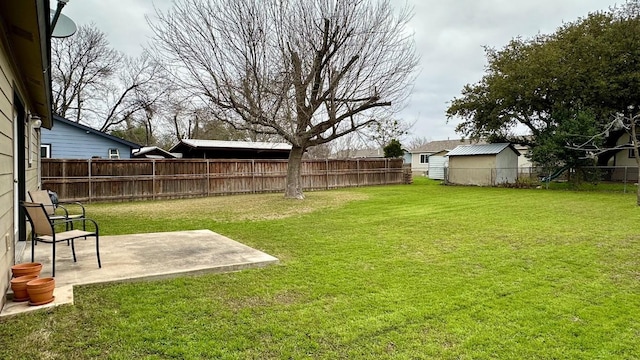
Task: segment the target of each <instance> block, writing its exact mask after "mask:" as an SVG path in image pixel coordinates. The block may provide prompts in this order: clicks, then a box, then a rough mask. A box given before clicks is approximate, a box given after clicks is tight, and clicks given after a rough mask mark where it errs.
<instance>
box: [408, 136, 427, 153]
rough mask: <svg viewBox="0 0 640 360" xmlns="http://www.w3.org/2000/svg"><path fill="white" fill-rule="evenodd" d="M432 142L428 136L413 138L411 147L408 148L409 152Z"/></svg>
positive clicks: (410, 142)
mask: <svg viewBox="0 0 640 360" xmlns="http://www.w3.org/2000/svg"><path fill="white" fill-rule="evenodd" d="M430 142H431V140H430V139H429V138H428V137H426V136H416V137H412V138H411V139H409V143H408V144H409V145H408V146H407V148H408V149H409V150H415V149H417V148H419V147H421V146H424V145H426V144H428V143H430Z"/></svg>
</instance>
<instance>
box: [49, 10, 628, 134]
mask: <svg viewBox="0 0 640 360" xmlns="http://www.w3.org/2000/svg"><path fill="white" fill-rule="evenodd" d="M391 1H392V2H397V3H398V4H399V6H400V5H402V4H404V0H391ZM621 2H622V1H618V2H616V1H612V0H611V1H610V0H536V1H533V0H448V1H446V0H445V1H441V0H439V1H436V0H408V1H407V3H408V5H409V6H411V7H413V9H414V17H413V19H412V21H411V23H410V24H409V27H410V29H409V30H410V31H413V32H414V34H415V35H414V37H415V42H416V48H417V50H418V53H419V54H420V57H421V62H420V67H419V73H418V75H417V78H416V81H415V86H414V89H413V92H412V94H411V96H410V97H409V99H408V101H407V104H406V106H405V108H404V109H403V110H402V111H401V112H400V113H399V114H398V118H400V119H402V120H404V121H406V122H409V123H415V124H414V126H413V128H412V129H411V132H410V134H409V137H419V138H426V139H428V140H432V141H433V140H446V139H455V138H460V135H459V134H456V133H455V127H456V125H457V124H458V123H459V122H460V119H451V120H449V121H448V120H447V118H446V114H445V112H446V109H447V107H448V104H449V102H450V101H451V100H452V99H454V98H455V97H459V96H460V94H461V90H462V88H463V86H464V85H466V84H472V83H476V82H477V81H479V80H480V79H481V77H482V75H483V72H484V67H485V65H486V58H485V56H484V48H483V47H484V46H490V47H495V48H501V47H503V46H504V45H506V44H507V42H508V41H509V40H511V39H512V38H514V37H518V36H521V37H523V38H530V37H533V36H535V35H536V34H537V33H543V34H548V33H553V32H554V31H555V30H556V29H557V28H558V27H559V26H561V25H562V24H563V22H572V21H575V20H577V19H578V18H580V17H584V16H586V15H588V14H589V13H590V12H594V11H599V10H606V9H608V8H609V7H610V6H614V5H615V4H616V3H617V4H620V3H621ZM55 4H56V1H55V0H51V5H52V6H55ZM171 5H172V0H153V1H152V0H109V1H105V0H70V1H69V3H68V4H67V5H66V7H65V8H64V10H63V14H65V15H67V16H68V17H70V18H72V19H73V20H74V21H75V22H76V24H78V25H88V24H91V23H94V24H95V25H96V26H97V27H98V28H99V29H100V30H102V31H103V32H104V33H105V34H106V35H107V37H108V39H109V41H110V43H111V45H112V46H113V47H114V48H115V49H117V50H119V51H121V52H123V53H125V54H128V55H132V56H137V55H139V54H140V52H141V51H142V47H143V46H144V45H145V44H146V43H147V42H148V41H149V38H150V36H151V30H150V29H149V27H148V25H147V21H146V19H145V15H149V16H153V15H154V14H155V10H154V7H155V8H158V9H160V10H162V11H166V10H167V9H169V8H170V7H171ZM407 141H408V139H407Z"/></svg>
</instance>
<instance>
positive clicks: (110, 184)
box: [42, 159, 404, 202]
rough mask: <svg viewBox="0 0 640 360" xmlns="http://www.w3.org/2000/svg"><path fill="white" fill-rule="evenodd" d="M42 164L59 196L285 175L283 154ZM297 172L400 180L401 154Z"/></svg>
mask: <svg viewBox="0 0 640 360" xmlns="http://www.w3.org/2000/svg"><path fill="white" fill-rule="evenodd" d="M42 165H43V166H42V169H43V174H42V187H43V188H44V189H48V190H52V191H55V192H57V193H58V197H59V199H60V200H61V201H84V202H94V201H125V200H126V201H128V200H148V199H150V200H156V199H159V200H162V199H178V198H189V197H202V196H211V195H233V194H248V193H266V192H281V191H284V189H285V183H286V176H287V161H286V160H238V159H234V160H226V159H221V160H212V159H129V160H126V159H121V160H115V159H114V160H109V159H88V160H76V159H42ZM323 165H324V166H323ZM330 165H331V168H330ZM380 175H383V176H380ZM354 177H355V180H356V181H355V184H354V182H353V179H354ZM302 178H303V179H302V183H303V184H304V190H307V191H309V190H320V189H332V188H341V187H351V186H362V185H385V184H402V183H403V181H404V177H403V169H402V159H387V160H384V161H380V159H345V160H331V162H329V160H326V161H321V162H320V161H318V160H303V166H302ZM361 179H364V180H365V181H363V182H361Z"/></svg>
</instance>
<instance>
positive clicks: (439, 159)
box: [429, 154, 448, 180]
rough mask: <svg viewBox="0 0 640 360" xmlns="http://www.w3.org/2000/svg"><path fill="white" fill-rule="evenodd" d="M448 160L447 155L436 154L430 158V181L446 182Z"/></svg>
mask: <svg viewBox="0 0 640 360" xmlns="http://www.w3.org/2000/svg"><path fill="white" fill-rule="evenodd" d="M447 160H448V159H447V157H446V156H445V155H436V154H434V155H431V156H430V157H429V179H433V180H444V176H445V172H444V168H445V164H447Z"/></svg>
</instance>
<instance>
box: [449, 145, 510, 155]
mask: <svg viewBox="0 0 640 360" xmlns="http://www.w3.org/2000/svg"><path fill="white" fill-rule="evenodd" d="M506 148H511V150H513V152H515V153H516V154H517V155H518V156H520V152H519V151H518V150H516V148H514V147H513V145H511V144H509V143H495V144H476V145H460V146H458V147H456V148H455V149H453V150H451V151H450V152H449V154H448V155H449V156H471V155H496V154H499V153H501V152H502V151H503V150H504V149H506Z"/></svg>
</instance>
